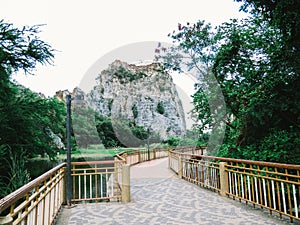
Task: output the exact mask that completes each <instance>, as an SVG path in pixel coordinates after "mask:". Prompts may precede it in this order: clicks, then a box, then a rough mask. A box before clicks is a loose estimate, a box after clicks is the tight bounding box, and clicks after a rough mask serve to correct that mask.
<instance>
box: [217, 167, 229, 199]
mask: <svg viewBox="0 0 300 225" xmlns="http://www.w3.org/2000/svg"><path fill="white" fill-rule="evenodd" d="M219 165H220V195H221V196H223V197H226V196H227V194H226V193H227V192H228V173H227V172H226V165H227V163H226V162H220V164H219Z"/></svg>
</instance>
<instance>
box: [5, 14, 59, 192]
mask: <svg viewBox="0 0 300 225" xmlns="http://www.w3.org/2000/svg"><path fill="white" fill-rule="evenodd" d="M39 28H40V27H39V26H32V27H28V26H25V27H23V28H21V29H18V28H15V27H14V26H13V25H12V24H10V23H6V22H4V21H3V20H0V146H1V149H2V150H1V151H2V153H3V154H1V158H0V168H1V180H0V183H1V184H9V185H10V184H11V186H10V187H9V188H12V189H15V188H17V187H19V186H21V185H23V184H24V183H26V182H27V181H28V177H27V175H26V170H25V168H24V165H25V163H24V160H25V159H26V158H27V157H31V156H35V155H36V154H41V155H44V154H47V155H49V156H50V157H51V158H53V157H54V155H55V153H56V149H57V146H56V144H55V142H54V140H53V137H51V135H50V133H49V132H50V131H51V132H53V133H54V134H58V135H60V136H61V137H62V133H63V127H64V125H63V123H62V121H63V120H64V115H65V110H64V104H62V103H60V102H59V101H58V100H57V99H55V98H45V97H43V96H40V95H39V94H37V93H33V92H31V91H30V90H29V89H27V88H24V87H22V86H21V85H19V84H16V83H15V82H13V81H12V80H11V75H12V74H13V73H16V72H18V71H20V70H23V71H24V72H25V73H26V74H33V71H34V68H35V67H36V65H37V64H42V65H46V64H51V62H52V59H53V57H54V55H53V52H54V50H53V49H52V48H51V47H50V46H49V45H48V44H47V43H45V42H43V41H42V40H40V38H39V37H38V33H39V32H40V30H39ZM19 156H23V158H20V157H19ZM16 165H17V166H16ZM17 167H18V171H24V175H26V176H23V177H22V176H19V175H20V173H15V172H16V168H17ZM7 168H11V170H10V171H8V170H7ZM16 177H19V178H18V179H17V180H16ZM23 178H24V179H23ZM5 188H8V187H7V186H6V187H5ZM1 190H2V187H1ZM1 193H2V191H1Z"/></svg>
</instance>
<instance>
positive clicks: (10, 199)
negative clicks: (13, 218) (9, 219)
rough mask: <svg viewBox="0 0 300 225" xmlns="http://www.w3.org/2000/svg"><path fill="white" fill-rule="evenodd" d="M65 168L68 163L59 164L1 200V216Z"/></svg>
mask: <svg viewBox="0 0 300 225" xmlns="http://www.w3.org/2000/svg"><path fill="white" fill-rule="evenodd" d="M65 166H66V163H61V164H59V165H58V166H56V167H54V168H53V169H51V170H49V171H48V172H46V173H44V174H42V175H41V176H39V177H37V178H35V179H34V180H32V181H30V182H29V183H27V184H25V185H24V186H22V187H20V188H19V189H17V190H15V191H14V192H12V193H10V194H9V195H7V196H5V197H4V198H2V199H1V200H0V214H1V213H2V212H3V211H4V210H6V209H7V208H8V207H10V206H11V205H12V204H13V203H15V202H16V201H18V200H19V199H20V198H22V197H24V195H25V194H26V193H28V192H30V191H31V190H32V189H33V188H35V187H37V186H38V185H40V184H41V183H42V182H43V181H44V180H46V179H48V178H49V177H50V176H51V175H52V174H53V173H54V172H55V171H57V170H59V169H61V168H63V167H65Z"/></svg>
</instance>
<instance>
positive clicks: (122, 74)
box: [109, 66, 147, 84]
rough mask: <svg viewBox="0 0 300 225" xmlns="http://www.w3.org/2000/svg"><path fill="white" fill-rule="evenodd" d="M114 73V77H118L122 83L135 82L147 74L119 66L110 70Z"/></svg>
mask: <svg viewBox="0 0 300 225" xmlns="http://www.w3.org/2000/svg"><path fill="white" fill-rule="evenodd" d="M109 72H110V73H111V74H112V77H114V78H118V79H119V81H120V83H121V84H124V83H127V82H133V81H135V80H138V79H142V78H144V77H146V76H147V74H146V73H144V72H143V71H137V72H135V73H133V72H131V71H129V70H128V69H126V68H124V67H122V66H119V67H117V68H115V69H114V70H113V71H109Z"/></svg>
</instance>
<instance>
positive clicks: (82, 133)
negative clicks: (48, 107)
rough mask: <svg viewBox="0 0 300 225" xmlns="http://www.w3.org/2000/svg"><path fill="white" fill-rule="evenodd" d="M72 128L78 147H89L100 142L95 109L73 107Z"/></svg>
mask: <svg viewBox="0 0 300 225" xmlns="http://www.w3.org/2000/svg"><path fill="white" fill-rule="evenodd" d="M72 129H73V133H74V137H75V141H76V145H77V146H76V147H78V148H87V147H88V146H89V145H93V144H99V143H100V139H99V136H98V133H97V129H96V123H95V112H94V110H93V109H91V108H89V107H83V106H82V107H81V106H79V107H73V109H72Z"/></svg>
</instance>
